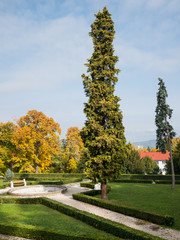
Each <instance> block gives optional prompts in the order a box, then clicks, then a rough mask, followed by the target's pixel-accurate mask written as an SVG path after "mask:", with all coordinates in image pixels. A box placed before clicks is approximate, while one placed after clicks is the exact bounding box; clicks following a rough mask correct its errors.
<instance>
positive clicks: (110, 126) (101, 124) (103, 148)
mask: <svg viewBox="0 0 180 240" xmlns="http://www.w3.org/2000/svg"><path fill="white" fill-rule="evenodd" d="M95 17H96V18H95V21H94V22H93V24H92V25H91V32H90V33H89V34H90V36H91V37H92V40H93V45H94V52H93V54H92V57H91V58H90V59H88V63H87V64H86V66H87V68H88V69H87V72H88V73H89V75H85V74H83V75H82V78H83V84H84V90H85V93H86V96H87V97H88V102H87V103H86V104H85V108H84V113H85V114H86V117H87V120H86V122H85V127H84V128H83V129H82V132H81V136H82V139H83V141H84V143H85V147H87V148H88V150H89V155H90V158H89V159H88V160H87V162H86V173H87V175H88V176H89V177H90V178H91V179H96V180H98V181H99V182H101V189H102V196H101V198H103V199H107V181H108V180H109V179H113V178H115V177H117V176H118V175H119V173H120V168H121V165H122V161H123V158H124V153H125V142H126V141H125V136H124V126H123V124H122V118H123V115H122V112H121V111H120V109H119V106H120V105H119V101H120V98H119V97H117V96H115V95H114V91H115V84H116V82H117V81H118V78H117V74H118V73H119V71H120V70H119V69H117V68H116V67H115V64H116V62H117V61H118V57H117V56H114V47H113V39H114V34H115V30H114V23H113V21H112V18H111V14H110V13H109V12H108V10H107V8H106V7H105V8H104V9H103V11H102V12H100V11H99V12H98V13H97V14H96V15H95Z"/></svg>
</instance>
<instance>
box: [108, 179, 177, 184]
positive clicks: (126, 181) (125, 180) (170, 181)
mask: <svg viewBox="0 0 180 240" xmlns="http://www.w3.org/2000/svg"><path fill="white" fill-rule="evenodd" d="M112 182H119V183H157V184H171V183H172V180H149V179H116V180H113V181H112ZM175 183H176V184H180V180H176V182H175Z"/></svg>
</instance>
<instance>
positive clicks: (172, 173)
mask: <svg viewBox="0 0 180 240" xmlns="http://www.w3.org/2000/svg"><path fill="white" fill-rule="evenodd" d="M168 140H169V150H170V159H171V176H172V185H171V189H174V188H175V174H174V163H173V157H172V147H171V139H170V136H169V134H168Z"/></svg>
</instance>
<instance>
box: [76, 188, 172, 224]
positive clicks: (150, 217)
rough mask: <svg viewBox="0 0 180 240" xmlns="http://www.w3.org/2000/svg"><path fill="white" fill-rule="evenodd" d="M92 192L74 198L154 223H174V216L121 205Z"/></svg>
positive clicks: (78, 194) (79, 194)
mask: <svg viewBox="0 0 180 240" xmlns="http://www.w3.org/2000/svg"><path fill="white" fill-rule="evenodd" d="M94 191H95V190H94ZM90 194H91V193H90V191H89V192H84V193H76V194H73V198H74V199H76V200H79V201H82V202H86V203H90V204H93V205H96V206H99V207H103V208H106V209H109V210H111V211H114V212H119V213H122V214H125V215H128V216H132V217H136V218H139V219H143V220H146V221H149V222H152V223H156V224H160V225H167V226H172V225H173V224H174V218H173V217H171V216H164V215H160V214H157V213H153V212H148V211H145V210H142V209H138V208H134V207H129V206H124V205H120V204H118V203H113V202H110V201H106V200H102V199H98V198H95V197H92V195H90ZM93 195H95V193H94V192H93Z"/></svg>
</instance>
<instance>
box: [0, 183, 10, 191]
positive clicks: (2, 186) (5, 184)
mask: <svg viewBox="0 0 180 240" xmlns="http://www.w3.org/2000/svg"><path fill="white" fill-rule="evenodd" d="M9 186H10V183H9V182H3V181H1V182H0V189H4V188H6V187H9Z"/></svg>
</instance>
